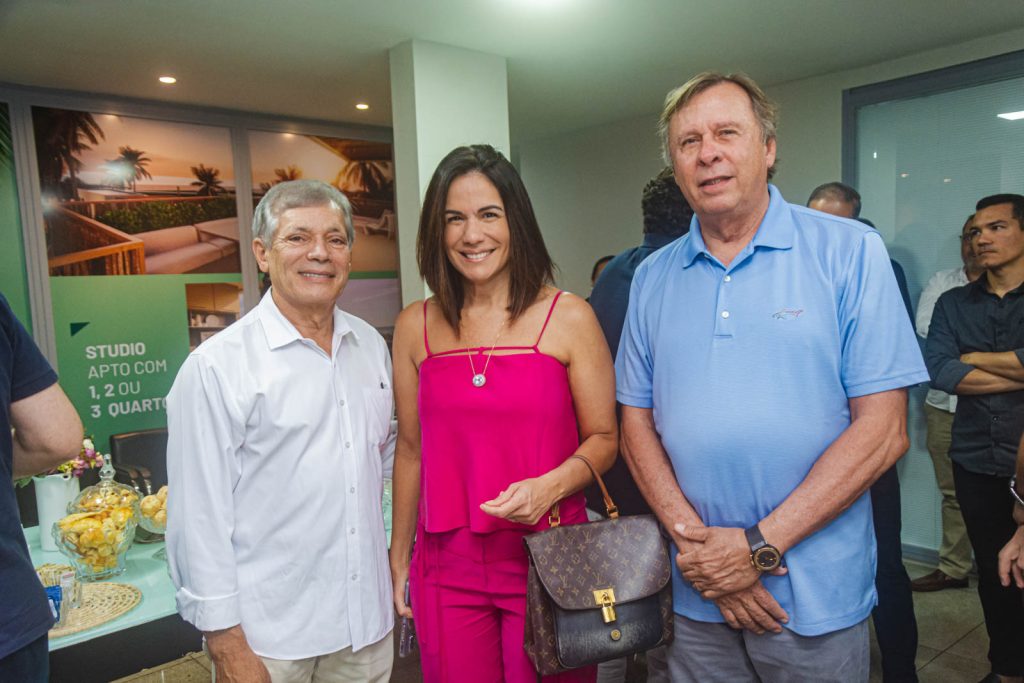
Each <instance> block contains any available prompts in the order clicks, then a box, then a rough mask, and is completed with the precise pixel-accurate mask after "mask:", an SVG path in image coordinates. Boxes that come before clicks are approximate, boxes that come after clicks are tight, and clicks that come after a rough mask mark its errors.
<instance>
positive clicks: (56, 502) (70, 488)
mask: <svg viewBox="0 0 1024 683" xmlns="http://www.w3.org/2000/svg"><path fill="white" fill-rule="evenodd" d="M32 484H33V485H34V486H35V487H36V512H38V513H39V546H40V547H41V548H42V549H43V550H46V551H49V552H57V546H56V545H55V544H54V542H53V533H52V531H53V525H54V523H55V522H57V521H58V520H60V519H61V518H62V517H64V516H65V515H67V514H68V503H70V502H71V501H73V500H74V499H75V496H77V495H78V491H79V487H78V478H77V477H72V476H71V475H70V474H51V475H48V476H45V477H33V478H32Z"/></svg>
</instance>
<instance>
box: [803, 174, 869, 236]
mask: <svg viewBox="0 0 1024 683" xmlns="http://www.w3.org/2000/svg"><path fill="white" fill-rule="evenodd" d="M816 199H835V200H837V201H840V202H844V203H846V204H849V205H851V206H852V207H853V217H854V218H856V217H857V216H859V215H860V192H857V190H855V189H853V188H852V187H850V186H849V185H846V184H844V183H840V182H834V183H825V184H824V185H818V186H817V187H816V188H814V192H811V196H810V197H809V198H808V199H807V206H810V205H811V202H813V201H815V200H816ZM872 227H874V226H872Z"/></svg>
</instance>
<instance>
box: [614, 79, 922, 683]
mask: <svg viewBox="0 0 1024 683" xmlns="http://www.w3.org/2000/svg"><path fill="white" fill-rule="evenodd" d="M661 130H662V132H663V140H664V143H665V150H666V156H667V157H668V158H669V160H670V161H671V162H672V166H673V170H674V173H675V177H676V181H677V182H678V183H679V186H680V189H681V190H682V191H683V194H684V195H685V196H686V198H687V200H688V201H689V203H690V205H691V206H692V207H693V209H694V211H695V213H696V216H695V218H694V221H693V224H692V227H691V229H690V232H689V234H688V235H686V236H684V237H682V238H680V239H679V240H677V241H676V242H675V243H673V244H672V245H670V246H668V247H666V248H664V249H662V250H660V251H659V252H657V253H656V254H654V255H653V256H651V257H650V258H649V259H647V260H646V261H645V262H644V263H643V264H642V265H641V266H640V267H639V268H638V269H637V272H636V276H635V278H634V280H633V287H632V291H631V294H630V303H629V311H628V313H627V316H626V324H625V328H624V330H623V333H622V339H621V341H620V346H619V353H618V358H617V361H616V374H617V384H618V391H617V396H618V400H619V402H620V403H622V404H623V412H622V435H623V454H624V456H625V457H626V458H627V459H628V460H629V462H630V469H631V470H632V471H633V472H634V474H635V475H636V480H637V483H638V485H639V486H640V489H641V491H642V492H643V494H644V496H645V497H646V498H647V500H648V502H649V503H650V504H651V507H652V509H653V510H654V512H655V514H657V515H658V517H659V519H661V521H662V523H663V524H664V525H665V527H666V528H667V529H669V530H670V531H671V532H672V535H673V539H674V541H675V544H676V547H677V549H678V551H679V554H678V555H677V556H676V562H677V565H678V567H677V571H675V575H674V586H673V589H674V601H675V611H676V623H675V631H676V640H675V642H674V643H673V645H672V647H671V652H670V655H669V660H670V661H669V666H670V673H671V676H672V680H673V681H719V680H721V681H725V680H728V681H762V680H763V681H780V680H815V681H843V682H844V683H845V682H848V681H858V680H863V681H866V680H867V677H868V666H869V664H868V629H867V622H866V619H867V617H868V616H869V615H870V613H871V608H872V607H873V605H874V604H875V600H876V597H875V589H874V576H875V539H874V533H873V529H872V523H871V503H870V499H869V497H868V496H867V495H865V494H866V492H867V490H868V488H869V487H870V485H871V483H872V482H873V481H874V480H875V479H876V478H877V477H878V476H879V475H880V474H881V473H882V472H884V471H886V470H887V469H889V468H890V467H891V466H892V465H893V463H895V461H896V460H897V459H898V458H899V456H900V455H902V454H903V452H904V451H905V450H906V448H907V445H908V441H907V436H906V396H905V392H904V387H907V386H910V385H913V384H917V383H919V382H924V381H927V380H928V374H927V371H926V370H925V368H924V364H923V362H922V359H921V354H920V351H919V349H918V346H917V342H916V340H915V338H914V331H913V329H912V328H911V325H910V322H909V320H908V319H907V315H906V311H905V310H904V308H903V303H902V301H901V299H900V294H899V291H898V289H897V286H896V281H895V278H894V277H893V274H892V268H891V266H890V265H889V258H888V255H887V254H886V251H885V246H884V245H883V243H882V240H881V238H880V237H879V235H878V233H877V232H875V231H874V230H872V229H870V228H869V227H867V226H864V225H861V224H859V223H856V222H854V221H849V220H845V219H841V218H834V217H830V216H825V215H822V214H821V213H818V212H814V211H810V210H808V209H805V208H803V207H799V206H794V205H791V204H788V203H786V201H785V200H784V199H783V198H782V196H781V195H780V194H779V192H778V190H777V189H775V188H774V187H773V186H771V185H769V184H768V182H767V181H768V179H769V178H770V174H771V172H772V167H773V164H774V162H775V108H774V106H773V105H772V103H771V102H770V101H769V100H768V99H767V98H766V97H765V95H764V93H763V92H762V91H761V90H760V88H759V87H758V86H757V84H756V83H754V82H753V81H751V80H750V79H749V78H747V77H745V76H741V75H731V76H722V75H720V74H712V73H705V74H701V75H699V76H697V77H695V78H694V79H691V81H690V82H688V83H687V84H686V85H684V86H682V87H681V88H678V89H676V90H674V91H672V92H671V93H669V96H668V98H667V99H666V106H665V110H664V112H663V114H662V118H661ZM730 627H731V628H730Z"/></svg>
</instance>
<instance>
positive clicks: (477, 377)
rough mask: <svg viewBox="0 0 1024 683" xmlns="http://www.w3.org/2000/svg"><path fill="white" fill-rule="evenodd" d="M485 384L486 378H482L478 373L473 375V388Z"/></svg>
mask: <svg viewBox="0 0 1024 683" xmlns="http://www.w3.org/2000/svg"><path fill="white" fill-rule="evenodd" d="M485 384H487V378H486V377H484V376H483V375H482V374H480V373H477V374H475V375H473V386H474V387H482V386H483V385H485Z"/></svg>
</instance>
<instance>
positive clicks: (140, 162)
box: [109, 145, 153, 192]
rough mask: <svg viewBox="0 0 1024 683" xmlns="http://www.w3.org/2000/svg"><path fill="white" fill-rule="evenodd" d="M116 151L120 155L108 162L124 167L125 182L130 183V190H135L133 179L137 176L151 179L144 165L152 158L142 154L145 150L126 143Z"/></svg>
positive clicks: (136, 178)
mask: <svg viewBox="0 0 1024 683" xmlns="http://www.w3.org/2000/svg"><path fill="white" fill-rule="evenodd" d="M117 151H118V152H120V154H121V156H119V157H118V158H116V159H114V160H113V161H112V162H109V163H112V164H117V166H118V168H121V169H124V179H125V181H126V182H128V183H131V186H132V192H135V181H136V180H138V179H139V178H149V179H150V180H152V179H153V176H152V175H151V174H150V172H149V171H148V170H146V166H147V165H148V164H149V162H151V161H152V159H150V158H149V157H147V156H144V155H145V152H143V151H142V150H141V149H134V148H133V147H130V146H128V145H125V146H124V147H119V148H118V149H117Z"/></svg>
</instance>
